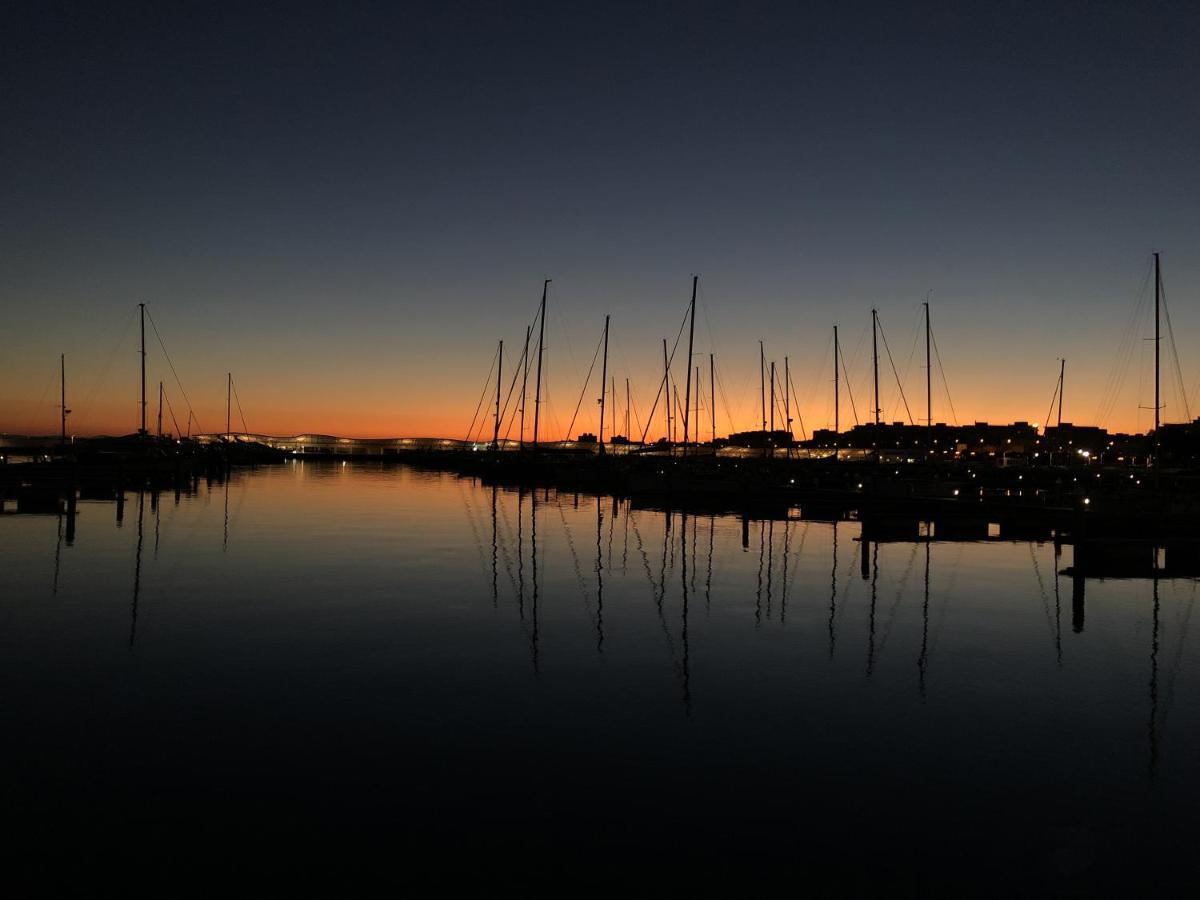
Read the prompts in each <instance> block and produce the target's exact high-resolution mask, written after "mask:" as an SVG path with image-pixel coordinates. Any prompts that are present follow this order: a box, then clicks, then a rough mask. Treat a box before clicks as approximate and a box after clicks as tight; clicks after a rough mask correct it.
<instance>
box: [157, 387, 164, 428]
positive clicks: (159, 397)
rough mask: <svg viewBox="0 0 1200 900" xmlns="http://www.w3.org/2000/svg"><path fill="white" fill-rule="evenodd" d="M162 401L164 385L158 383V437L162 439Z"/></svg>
mask: <svg viewBox="0 0 1200 900" xmlns="http://www.w3.org/2000/svg"><path fill="white" fill-rule="evenodd" d="M162 401H163V383H162V382H161V381H160V382H159V383H158V436H159V437H162Z"/></svg>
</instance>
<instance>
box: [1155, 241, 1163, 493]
mask: <svg viewBox="0 0 1200 900" xmlns="http://www.w3.org/2000/svg"><path fill="white" fill-rule="evenodd" d="M1161 303H1162V268H1161V264H1160V262H1159V258H1158V253H1157V252H1155V254H1154V468H1156V469H1157V468H1158V448H1159V440H1158V426H1159V411H1160V410H1161V409H1162V403H1161V401H1160V400H1159V384H1158V371H1159V370H1158V361H1159V360H1158V357H1159V350H1160V348H1161V347H1162V342H1161V340H1160V339H1159V334H1158V311H1159V306H1160V304H1161Z"/></svg>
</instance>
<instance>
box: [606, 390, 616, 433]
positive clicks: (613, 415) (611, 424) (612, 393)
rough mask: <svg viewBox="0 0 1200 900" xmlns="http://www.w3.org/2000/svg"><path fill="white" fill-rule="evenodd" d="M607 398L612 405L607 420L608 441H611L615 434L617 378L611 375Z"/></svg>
mask: <svg viewBox="0 0 1200 900" xmlns="http://www.w3.org/2000/svg"><path fill="white" fill-rule="evenodd" d="M608 396H609V398H610V403H611V405H612V412H611V413H610V414H609V420H608V439H609V440H610V441H611V440H612V439H613V436H614V435H615V434H616V433H617V376H616V375H613V376H612V378H610V379H609V382H608Z"/></svg>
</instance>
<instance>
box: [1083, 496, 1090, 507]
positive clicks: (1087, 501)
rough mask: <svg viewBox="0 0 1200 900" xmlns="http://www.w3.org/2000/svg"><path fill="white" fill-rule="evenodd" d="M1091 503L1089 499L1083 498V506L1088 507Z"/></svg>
mask: <svg viewBox="0 0 1200 900" xmlns="http://www.w3.org/2000/svg"><path fill="white" fill-rule="evenodd" d="M1091 502H1092V501H1091V499H1090V498H1088V497H1084V498H1083V505H1084V506H1087V505H1088V504H1089V503H1091Z"/></svg>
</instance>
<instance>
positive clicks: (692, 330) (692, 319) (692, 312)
mask: <svg viewBox="0 0 1200 900" xmlns="http://www.w3.org/2000/svg"><path fill="white" fill-rule="evenodd" d="M699 283H700V276H699V275H693V276H692V303H691V306H690V308H689V311H688V355H687V385H686V387H684V389H683V453H684V455H685V456H686V455H687V445H688V438H689V434H690V433H689V431H688V427H689V425H690V424H691V416H690V415H689V408H690V407H691V405H692V344H693V341H694V339H695V336H696V286H697V285H698V284H699ZM699 391H700V385H699V384H697V385H696V392H697V395H698V394H699Z"/></svg>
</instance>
